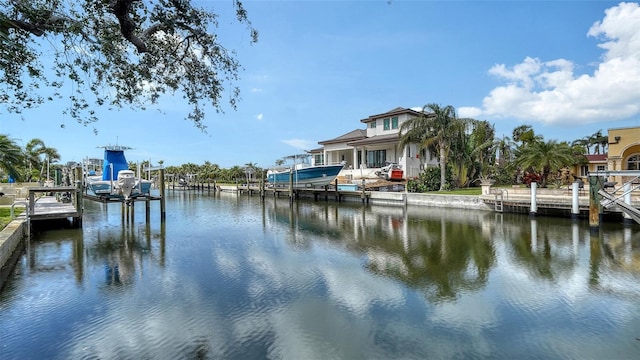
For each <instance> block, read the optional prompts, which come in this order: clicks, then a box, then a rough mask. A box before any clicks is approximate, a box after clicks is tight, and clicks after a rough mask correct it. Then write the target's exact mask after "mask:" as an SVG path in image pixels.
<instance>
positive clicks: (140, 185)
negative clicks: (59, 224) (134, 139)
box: [86, 145, 152, 202]
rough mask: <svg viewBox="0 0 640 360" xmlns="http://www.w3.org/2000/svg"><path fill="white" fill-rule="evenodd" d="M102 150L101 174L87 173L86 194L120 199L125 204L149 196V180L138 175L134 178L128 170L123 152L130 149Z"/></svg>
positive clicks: (112, 148)
mask: <svg viewBox="0 0 640 360" xmlns="http://www.w3.org/2000/svg"><path fill="white" fill-rule="evenodd" d="M102 148H104V163H103V168H102V174H98V173H97V172H96V171H95V170H89V171H87V176H86V184H87V192H88V193H93V195H95V196H98V197H101V198H108V199H111V198H121V199H124V200H125V201H126V202H129V201H131V199H132V198H135V197H138V196H144V195H149V193H150V192H151V184H152V182H151V180H145V179H142V178H141V177H140V176H139V175H138V177H136V176H135V173H134V172H133V170H129V163H128V162H127V159H126V157H125V155H124V151H125V150H129V149H131V148H130V147H126V146H120V145H107V146H102Z"/></svg>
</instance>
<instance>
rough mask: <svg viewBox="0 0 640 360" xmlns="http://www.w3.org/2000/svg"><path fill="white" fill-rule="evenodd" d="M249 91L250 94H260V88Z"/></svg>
mask: <svg viewBox="0 0 640 360" xmlns="http://www.w3.org/2000/svg"><path fill="white" fill-rule="evenodd" d="M250 91H251V92H252V93H259V92H262V89H260V88H252V89H251V90H250Z"/></svg>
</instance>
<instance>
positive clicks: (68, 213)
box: [29, 196, 82, 220]
mask: <svg viewBox="0 0 640 360" xmlns="http://www.w3.org/2000/svg"><path fill="white" fill-rule="evenodd" d="M81 215H82V214H81V213H80V212H79V211H78V210H76V208H75V206H73V203H65V202H61V201H58V199H57V198H56V197H55V196H42V197H40V198H39V199H37V200H36V202H35V204H34V208H33V213H31V214H29V216H30V217H31V220H44V219H62V218H69V217H73V218H77V217H80V216H81Z"/></svg>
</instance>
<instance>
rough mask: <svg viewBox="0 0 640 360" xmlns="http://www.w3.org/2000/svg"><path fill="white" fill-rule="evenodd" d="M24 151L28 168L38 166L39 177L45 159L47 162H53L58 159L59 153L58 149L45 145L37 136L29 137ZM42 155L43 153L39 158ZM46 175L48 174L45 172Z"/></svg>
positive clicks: (36, 167)
mask: <svg viewBox="0 0 640 360" xmlns="http://www.w3.org/2000/svg"><path fill="white" fill-rule="evenodd" d="M25 153H26V157H27V163H28V166H29V169H31V168H35V169H38V168H40V169H41V170H40V177H42V172H43V170H44V165H45V160H48V162H49V163H54V162H56V161H59V160H60V154H59V153H58V150H56V149H55V148H50V147H47V146H46V145H45V144H44V141H42V140H41V139H38V138H34V139H31V140H30V141H29V142H28V143H27V145H26V146H25ZM42 155H44V159H42V158H41V156H42ZM47 176H49V174H47Z"/></svg>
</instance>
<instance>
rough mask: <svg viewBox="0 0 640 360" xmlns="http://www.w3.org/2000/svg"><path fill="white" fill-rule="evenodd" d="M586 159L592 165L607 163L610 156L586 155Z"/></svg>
mask: <svg viewBox="0 0 640 360" xmlns="http://www.w3.org/2000/svg"><path fill="white" fill-rule="evenodd" d="M584 157H586V158H587V160H588V161H589V162H590V163H595V162H606V161H607V159H608V157H609V154H593V155H585V156H584Z"/></svg>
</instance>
